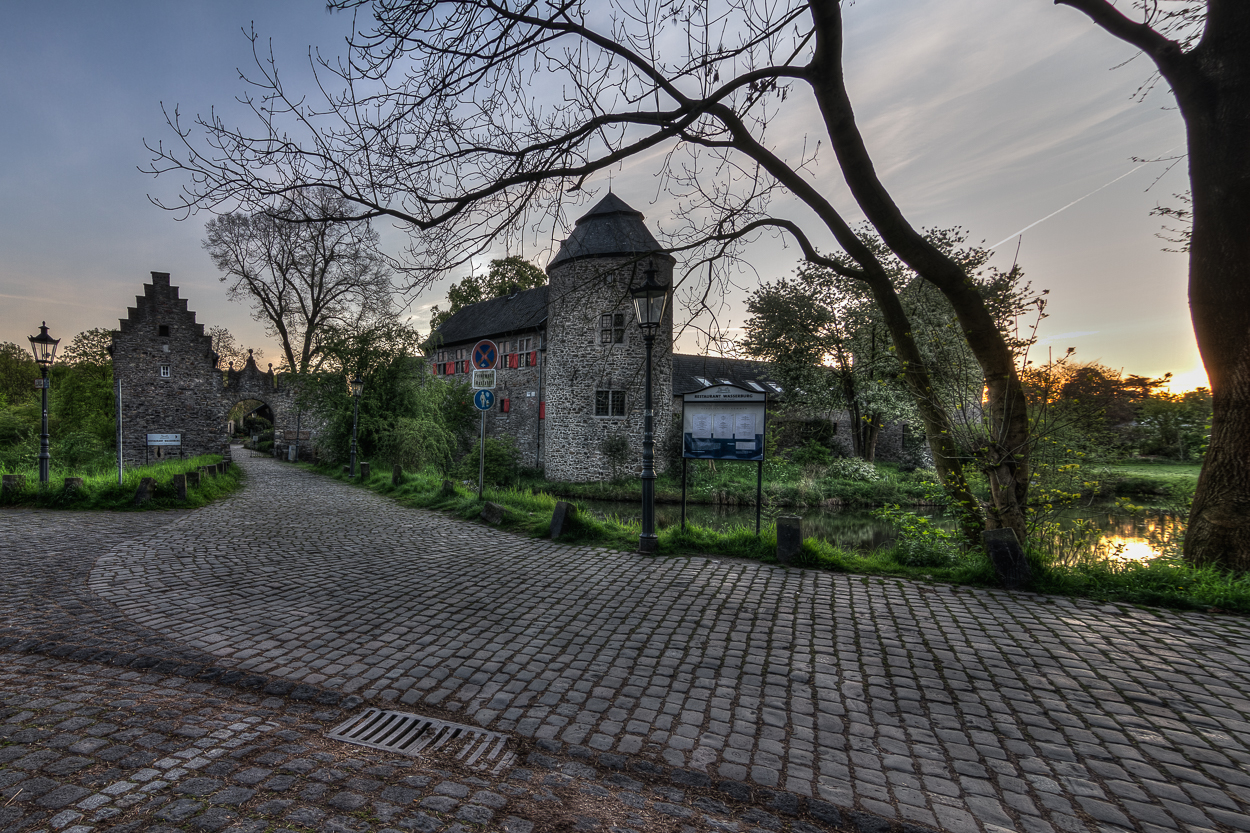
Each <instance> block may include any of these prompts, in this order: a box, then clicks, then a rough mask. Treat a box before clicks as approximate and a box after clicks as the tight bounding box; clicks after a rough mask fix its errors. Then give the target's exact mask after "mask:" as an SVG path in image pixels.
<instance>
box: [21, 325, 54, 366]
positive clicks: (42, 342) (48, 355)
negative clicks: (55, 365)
mask: <svg viewBox="0 0 1250 833" xmlns="http://www.w3.org/2000/svg"><path fill="white" fill-rule="evenodd" d="M28 338H29V339H30V351H31V352H32V353H34V354H35V361H37V362H38V363H39V364H40V365H41V366H43V367H51V366H52V361H53V359H55V358H56V346H57V345H58V344H60V343H61V340H60V339H59V338H53V337H52V336H50V335H48V322H47V321H45V322H43V324H41V325H39V335H37V336H28Z"/></svg>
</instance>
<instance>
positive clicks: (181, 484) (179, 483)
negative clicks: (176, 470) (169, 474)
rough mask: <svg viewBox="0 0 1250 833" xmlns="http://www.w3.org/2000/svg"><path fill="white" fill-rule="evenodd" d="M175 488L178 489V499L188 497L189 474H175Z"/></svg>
mask: <svg viewBox="0 0 1250 833" xmlns="http://www.w3.org/2000/svg"><path fill="white" fill-rule="evenodd" d="M174 488H175V489H177V490H178V500H186V499H187V476H186V475H185V474H175V475H174Z"/></svg>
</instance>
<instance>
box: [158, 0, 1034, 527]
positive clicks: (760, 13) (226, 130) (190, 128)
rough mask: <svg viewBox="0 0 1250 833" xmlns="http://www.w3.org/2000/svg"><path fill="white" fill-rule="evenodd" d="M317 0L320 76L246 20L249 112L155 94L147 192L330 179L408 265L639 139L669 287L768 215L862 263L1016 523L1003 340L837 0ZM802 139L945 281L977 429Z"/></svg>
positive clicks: (1011, 398) (617, 156)
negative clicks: (356, 17)
mask: <svg viewBox="0 0 1250 833" xmlns="http://www.w3.org/2000/svg"><path fill="white" fill-rule="evenodd" d="M330 5H331V7H332V8H337V9H341V10H354V11H357V12H363V11H366V10H367V11H368V12H370V13H371V14H372V17H373V21H372V23H369V24H367V25H366V24H365V23H364V22H363V21H361V22H360V24H359V25H357V24H356V22H354V23H353V31H355V32H357V34H355V35H353V36H352V38H351V39H350V40H349V41H348V50H347V54H346V55H345V56H344V57H343V58H341V59H340V60H337V61H333V62H332V61H328V60H327V61H314V63H313V68H314V71H315V72H317V74H318V78H317V86H316V88H317V90H319V91H320V95H321V96H322V97H321V98H320V99H319V100H318V101H317V102H316V103H315V104H314V103H309V101H308V100H307V99H305V97H304V94H303V92H302V91H296V90H289V89H288V88H287V87H286V86H285V82H284V80H283V78H284V76H282V75H280V74H279V72H278V69H277V67H276V66H275V65H274V63H273V59H272V56H271V55H268V56H267V55H265V53H264V52H263V51H262V50H261V48H260V40H259V38H258V37H257V36H256V35H255V33H253V36H252V37H253V49H254V52H255V54H256V56H257V62H256V64H257V69H256V72H255V74H254V77H252V78H250V79H248V80H249V87H248V89H249V90H250V91H251V92H250V93H248V94H247V95H245V96H244V98H243V99H242V100H243V101H244V102H245V104H247V105H249V106H250V107H251V110H252V113H253V115H254V117H255V121H254V122H252V123H249V124H248V125H247V126H244V127H236V126H234V125H232V124H227V123H226V122H225V121H223V120H222V118H221V117H220V116H219V115H216V114H214V115H210V116H207V117H201V118H198V119H196V120H194V122H193V123H190V124H183V122H182V120H181V117H180V115H179V113H178V111H177V110H176V109H175V110H173V111H171V112H168V114H167V118H168V120H169V123H170V126H171V127H172V128H173V130H174V132H175V135H174V137H173V138H172V144H166V143H161V144H158V145H155V146H152V147H151V149H152V150H153V151H154V160H153V162H152V165H151V171H152V172H153V173H155V174H164V173H170V172H179V173H182V174H184V175H185V177H184V182H185V184H184V186H183V191H182V193H181V196H180V197H179V198H173V199H167V200H164V201H160V203H159V204H162V205H163V206H165V207H167V208H170V209H174V210H182V211H194V210H199V209H206V208H209V209H216V208H219V207H221V206H235V205H239V204H242V205H243V206H245V207H246V208H247V209H248V210H251V211H253V212H268V211H272V210H273V207H274V206H275V205H278V204H281V202H282V201H283V199H284V196H285V195H286V194H287V193H288V192H290V191H291V190H294V189H299V188H305V187H307V186H309V185H317V186H321V187H324V188H328V189H331V190H333V191H334V192H336V193H338V194H339V195H341V196H342V197H343V198H344V199H345V200H346V201H347V202H348V203H349V205H350V208H351V210H350V211H349V212H346V213H345V215H344V217H343V218H342V219H347V220H367V219H371V218H378V217H388V218H391V219H392V220H394V221H397V222H398V223H399V224H401V225H404V226H406V227H407V229H408V230H409V232H410V241H411V247H410V250H409V255H410V261H411V262H410V264H409V266H410V269H411V271H410V273H409V274H410V275H412V276H413V278H414V280H417V281H420V280H428V279H432V278H433V277H434V276H437V275H441V274H444V273H445V272H446V271H447V270H448V269H450V268H453V267H455V266H456V265H460V264H464V263H466V262H468V261H469V260H470V259H472V258H475V257H480V256H481V255H483V254H485V253H487V252H488V251H490V250H491V249H492V247H493V246H495V245H497V241H498V240H499V239H500V238H501V237H504V238H508V237H515V235H517V234H519V233H521V231H522V230H523V229H525V228H530V227H532V225H533V224H534V223H535V222H540V221H547V222H550V221H552V220H555V219H561V218H562V215H561V212H562V211H563V209H564V207H566V206H568V204H569V203H570V201H573V202H576V200H577V192H578V191H579V190H580V189H581V188H582V186H583V185H584V184H585V183H586V182H587V180H588V179H591V178H593V177H595V176H596V175H597V174H599V173H601V172H606V171H609V170H612V169H613V168H614V167H616V166H619V165H620V164H621V163H622V162H624V161H626V160H629V159H631V158H639V159H641V158H643V157H645V158H646V159H647V160H652V162H650V164H654V165H656V166H657V167H660V168H662V170H661V171H660V172H659V173H660V176H661V182H662V186H663V187H664V188H665V189H666V191H667V192H668V193H670V194H673V195H674V196H675V197H676V198H677V199H678V201H679V202H680V204H681V207H680V211H679V212H678V213H677V217H678V221H677V222H678V225H677V227H676V228H673V229H670V230H669V231H670V234H669V239H670V241H671V242H672V244H673V248H674V250H675V251H677V252H679V253H682V254H684V255H685V261H686V263H687V269H688V271H687V275H686V278H685V280H686V281H687V282H686V283H684V284H683V286H684V288H685V291H686V292H687V293H688V295H687V299H686V300H687V301H688V302H693V303H698V302H699V301H700V299H703V298H706V297H710V296H715V295H717V294H718V293H717V291H716V290H717V289H718V288H719V287H718V286H717V285H716V284H717V281H718V280H723V279H725V274H726V273H725V272H724V271H722V268H723V267H722V266H721V265H720V264H724V263H725V262H726V261H727V260H728V259H732V258H733V257H734V256H736V255H739V254H740V253H741V252H742V250H743V247H744V246H746V245H747V244H749V243H750V242H751V241H752V240H754V239H755V238H757V237H758V236H759V235H760V234H763V233H770V232H771V233H777V234H782V235H784V236H787V237H788V238H789V239H790V240H791V241H793V242H794V243H795V244H797V246H798V248H799V249H800V251H801V252H802V253H803V256H804V257H805V259H806V260H807V261H808V262H809V263H810V264H813V265H818V266H823V267H826V268H828V269H831V270H834V271H835V272H838V273H839V274H842V275H844V276H846V277H850V278H853V279H855V280H858V281H861V282H862V283H863V284H864V285H865V286H866V287H867V289H868V291H869V293H870V294H871V295H872V297H873V300H874V301H875V302H876V303H877V304H878V306H879V307H880V308H881V311H882V320H883V323H884V325H885V327H886V329H887V330H888V331H889V333H890V338H891V341H892V343H893V346H894V348H895V351H896V353H897V355H898V357H899V359H900V361H901V363H902V367H903V377H904V379H905V381H906V384H907V385H908V388H909V390H910V391H911V393H912V395H913V397H914V398H915V400H916V404H917V409H918V411H919V413H920V417H921V419H922V421H923V423H924V425H925V430H926V434H927V436H928V439H929V443H930V447H931V449H932V451H933V457H934V461H935V464H936V466H937V468H938V470H939V473H940V475H941V476H942V478H943V480H944V482H945V483H946V484H947V485H948V487H949V488H950V489H951V490H952V492H953V493H954V494H955V496H956V499H957V500H959V501H960V502H961V503H968V502H970V501H971V495H970V493H969V491H968V489H967V483H966V481H965V480H964V474H963V467H964V466H965V465H966V464H968V463H969V461H970V460H969V456H968V455H969V453H970V454H971V457H972V458H973V459H975V462H976V464H977V465H978V466H979V467H980V468H981V470H982V471H984V472H985V474H986V475H987V477H988V479H989V482H990V484H991V487H992V493H993V503H992V505H991V506H990V507H989V511H988V513H987V516H986V517H985V522H986V523H987V524H988V525H989V526H1000V525H1007V526H1010V527H1012V528H1014V529H1015V530H1016V532H1017V534H1019V535H1021V536H1023V533H1024V529H1025V524H1024V516H1025V506H1026V497H1027V491H1028V484H1029V444H1030V435H1029V425H1028V414H1027V408H1026V400H1025V396H1024V391H1023V388H1022V386H1021V384H1020V380H1019V378H1018V376H1017V373H1016V366H1015V362H1014V360H1013V356H1012V352H1011V349H1010V347H1009V345H1008V344H1007V342H1006V340H1005V339H1004V338H1003V335H1002V333H1001V332H1000V330H999V328H998V327H997V326H996V323H995V321H994V317H993V315H992V314H991V313H990V311H989V310H988V309H987V307H986V304H985V302H984V300H983V299H982V297H981V295H980V293H979V292H978V291H977V289H976V287H975V285H974V284H973V282H972V281H971V280H970V279H969V275H968V274H967V272H966V271H965V269H963V268H962V267H961V265H960V264H959V263H957V262H955V261H954V260H953V259H952V258H951V257H949V256H948V255H947V254H945V253H944V252H942V251H941V250H940V249H939V248H938V247H936V246H934V245H933V244H932V243H931V242H930V241H928V240H926V239H925V237H924V235H923V234H921V233H920V232H919V231H918V230H917V229H916V228H915V227H914V226H913V225H912V224H911V223H910V222H908V220H907V219H906V217H905V216H904V214H903V212H902V211H901V210H900V208H899V207H898V206H897V205H896V204H895V202H894V200H893V199H892V198H891V196H890V194H889V193H888V191H887V190H886V188H885V187H884V185H883V184H882V183H881V181H880V179H879V178H878V176H877V174H876V171H875V169H874V167H873V162H872V159H871V157H870V155H869V152H868V148H867V146H866V145H865V143H864V140H863V137H862V136H861V134H860V131H859V128H858V125H857V124H856V120H855V114H854V111H853V109H852V106H851V99H850V95H849V93H848V90H847V87H846V82H845V77H844V75H843V68H842V38H843V20H842V5H841V4H840V3H838V2H833V0H782V2H776V3H759V2H757V0H709V2H706V3H690V2H688V0H649V2H642V3H636V2H633V0H595V2H591V1H590V0H515V1H513V0H376V2H372V3H370V2H366V0H332V2H331V3H330ZM783 112H785V113H787V114H789V113H793V112H802V113H807V114H810V118H811V121H810V124H809V126H808V131H807V132H808V141H807V142H806V143H803V144H801V145H800V146H798V147H797V149H792V148H794V147H795V145H794V143H793V142H792V141H791V139H792V138H793V137H792V135H791V134H790V133H789V132H787V133H786V134H785V135H779V133H780V131H778V130H777V129H776V127H775V126H773V127H772V129H771V130H770V126H772V125H773V124H774V121H775V119H776V117H777V116H778V114H779V113H783ZM820 147H825V148H828V147H832V149H833V151H834V153H835V154H836V157H837V162H838V165H839V167H840V169H841V172H842V178H843V179H844V181H845V183H846V185H848V186H849V187H850V190H851V193H852V194H853V195H854V196H855V199H856V201H857V202H858V203H859V207H860V209H861V210H862V211H863V213H864V215H865V216H866V217H867V218H868V220H869V221H870V222H871V223H872V225H873V226H874V228H875V229H876V231H877V233H878V234H880V236H881V238H882V239H883V240H884V241H885V242H886V244H887V245H888V246H889V247H890V249H892V250H893V251H894V252H895V253H897V255H898V256H899V257H900V258H901V259H902V260H903V261H904V262H905V263H906V264H907V265H908V266H909V267H910V268H911V269H913V270H914V271H915V272H916V273H917V274H919V275H920V276H921V277H922V278H923V279H924V280H926V281H929V282H930V283H932V284H933V286H935V287H936V288H937V289H938V290H940V291H941V293H942V294H943V295H944V296H945V297H946V299H947V301H948V302H949V303H950V306H951V308H952V310H953V312H954V315H955V317H956V319H957V321H958V327H959V329H960V331H961V332H962V334H963V337H964V338H965V339H966V340H967V343H968V346H969V349H970V350H971V351H972V354H973V355H974V356H975V358H976V361H977V363H978V365H979V367H980V371H981V373H982V375H983V377H984V382H985V386H986V407H985V410H984V421H983V424H982V425H983V429H984V430H983V431H982V433H981V434H980V435H979V441H978V443H977V444H976V447H974V448H971V449H960V448H959V447H957V446H956V444H955V443H954V442H953V441H952V439H951V431H950V420H949V415H947V414H945V413H944V412H942V410H941V409H940V408H938V407H936V406H935V405H934V404H933V397H932V396H931V392H932V383H931V379H930V374H929V370H928V368H927V367H926V366H925V363H924V360H923V356H922V354H921V351H920V350H918V349H917V347H916V345H915V343H914V340H913V338H912V336H911V328H910V326H909V322H908V319H907V315H906V314H905V312H904V309H903V306H902V305H901V303H900V302H899V298H898V296H897V294H896V293H895V291H894V288H893V286H892V285H891V283H890V280H889V277H888V275H887V273H886V270H885V269H884V267H883V266H882V264H881V262H880V259H879V258H878V257H876V256H875V255H874V253H873V252H872V251H871V250H870V249H869V248H868V247H866V246H865V245H864V244H863V243H862V241H861V240H860V239H859V238H858V237H856V235H855V233H854V232H853V231H852V229H851V228H850V226H849V225H848V223H847V221H846V219H845V218H844V217H843V215H842V214H841V213H840V212H839V210H838V209H837V208H836V207H835V201H834V194H836V193H839V189H840V187H841V186H840V184H839V183H837V182H836V181H834V178H831V177H829V176H828V175H826V174H825V172H824V171H821V172H820V175H819V176H816V175H814V174H815V163H816V152H817V149H818V148H820ZM570 192H573V195H574V196H573V197H572V198H570V195H569V193H570ZM783 198H784V199H783ZM790 198H793V199H795V200H797V201H798V202H799V203H801V204H802V205H803V206H804V207H805V209H806V210H805V211H804V212H803V213H802V215H801V217H796V216H790V215H787V214H786V213H784V212H783V211H782V210H780V209H779V208H778V206H781V205H785V204H788V203H789V202H790ZM310 219H311V218H310ZM828 237H832V238H833V239H834V240H835V241H836V242H837V244H838V245H839V246H840V247H841V248H842V250H843V252H844V253H845V254H846V255H847V258H849V259H843V258H837V257H827V256H824V255H822V254H821V253H820V252H818V251H817V248H816V246H815V245H814V242H813V241H815V240H821V239H825V238H828ZM696 284H697V285H696Z"/></svg>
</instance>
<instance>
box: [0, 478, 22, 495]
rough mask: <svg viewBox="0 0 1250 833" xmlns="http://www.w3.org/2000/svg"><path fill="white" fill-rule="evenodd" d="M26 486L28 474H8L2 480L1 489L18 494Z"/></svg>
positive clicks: (0, 482)
mask: <svg viewBox="0 0 1250 833" xmlns="http://www.w3.org/2000/svg"><path fill="white" fill-rule="evenodd" d="M25 488H26V475H24V474H6V475H4V478H3V480H2V481H0V491H4V492H6V493H12V494H16V493H17V492H20V491H21V490H22V489H25Z"/></svg>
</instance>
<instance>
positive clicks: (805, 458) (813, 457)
mask: <svg viewBox="0 0 1250 833" xmlns="http://www.w3.org/2000/svg"><path fill="white" fill-rule="evenodd" d="M790 460H791V462H794V463H797V464H799V465H800V466H828V465H830V464H831V463H833V452H832V451H830V450H829V449H828V448H826V447H825V446H823V445H821V444H820V443H818V442H817V441H816V440H808V441H807V442H806V443H805V444H804V445H803V446H802V447H800V448H797V449H795V451H794V453H793V454H791V455H790ZM861 462H862V461H861ZM855 479H858V478H855Z"/></svg>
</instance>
